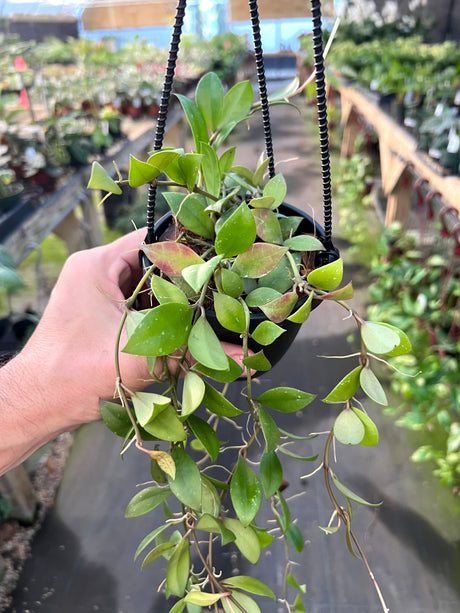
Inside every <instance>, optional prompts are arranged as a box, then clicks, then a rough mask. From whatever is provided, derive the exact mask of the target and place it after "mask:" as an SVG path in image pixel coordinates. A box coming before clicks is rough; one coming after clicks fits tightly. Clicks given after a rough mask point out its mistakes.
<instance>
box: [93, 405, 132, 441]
mask: <svg viewBox="0 0 460 613" xmlns="http://www.w3.org/2000/svg"><path fill="white" fill-rule="evenodd" d="M99 410H100V411H101V417H102V421H103V422H104V423H105V425H106V426H107V428H108V429H109V430H112V432H114V433H115V434H117V435H118V436H123V437H125V436H126V435H127V434H128V433H129V432H130V431H131V429H132V427H133V426H132V424H131V420H130V419H129V417H128V414H127V413H126V409H125V408H124V407H123V406H122V405H121V404H118V403H116V402H108V401H107V400H99Z"/></svg>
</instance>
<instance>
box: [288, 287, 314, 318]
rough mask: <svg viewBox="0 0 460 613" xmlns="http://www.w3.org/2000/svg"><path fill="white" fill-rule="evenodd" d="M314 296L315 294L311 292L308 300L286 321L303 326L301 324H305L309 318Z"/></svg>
mask: <svg viewBox="0 0 460 613" xmlns="http://www.w3.org/2000/svg"><path fill="white" fill-rule="evenodd" d="M314 295H315V292H313V291H311V292H310V295H309V296H308V298H307V299H306V300H305V302H304V303H303V304H302V305H301V306H300V307H299V308H298V309H297V311H294V313H291V315H289V317H288V318H287V319H288V321H292V322H293V323H295V324H303V323H305V322H306V321H307V319H308V318H309V317H310V313H311V304H312V302H313V297H314Z"/></svg>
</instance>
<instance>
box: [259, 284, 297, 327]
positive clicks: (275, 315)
mask: <svg viewBox="0 0 460 613" xmlns="http://www.w3.org/2000/svg"><path fill="white" fill-rule="evenodd" d="M298 300H299V297H298V296H297V293H296V292H294V291H289V292H286V293H285V294H282V295H281V296H280V297H279V298H275V300H272V301H271V302H267V304H263V305H261V306H260V310H261V311H263V313H264V314H265V315H266V316H267V317H268V319H270V321H272V322H274V323H277V324H279V323H281V322H283V321H284V320H285V319H286V318H287V317H288V316H289V314H290V313H291V311H292V309H293V308H294V307H295V305H296V304H297V302H298Z"/></svg>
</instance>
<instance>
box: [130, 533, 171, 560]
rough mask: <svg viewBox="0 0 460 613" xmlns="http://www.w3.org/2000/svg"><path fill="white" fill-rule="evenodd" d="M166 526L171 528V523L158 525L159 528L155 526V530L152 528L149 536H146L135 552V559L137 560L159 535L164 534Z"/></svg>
mask: <svg viewBox="0 0 460 613" xmlns="http://www.w3.org/2000/svg"><path fill="white" fill-rule="evenodd" d="M166 528H169V525H168V524H163V525H162V526H158V528H155V530H152V532H149V533H148V534H147V536H145V537H144V538H143V539H142V541H141V542H140V543H139V547H138V548H137V549H136V553H135V554H134V559H135V560H137V558H138V557H139V556H140V554H141V553H142V552H143V551H144V549H145V548H146V547H148V546H149V545H150V543H151V542H152V541H154V540H155V539H156V538H157V536H159V535H160V534H162V533H163V532H164V531H165V530H166Z"/></svg>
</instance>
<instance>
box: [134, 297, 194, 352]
mask: <svg viewBox="0 0 460 613" xmlns="http://www.w3.org/2000/svg"><path fill="white" fill-rule="evenodd" d="M192 317H193V311H192V309H191V308H190V307H189V306H187V305H185V304H179V303H177V302H171V303H168V304H160V305H159V306H157V307H155V308H153V309H151V310H150V311H149V312H148V313H147V315H146V316H145V317H144V318H143V319H142V321H141V322H140V323H139V324H138V325H137V326H136V328H135V329H134V332H133V333H132V334H131V336H130V337H129V339H128V342H127V343H126V345H125V347H124V348H123V351H124V352H125V353H131V354H134V355H144V356H153V357H155V356H160V355H168V354H170V353H173V352H174V351H175V350H176V349H178V348H179V347H181V346H182V345H185V344H186V343H187V340H188V337H189V334H190V330H191V327H192Z"/></svg>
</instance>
